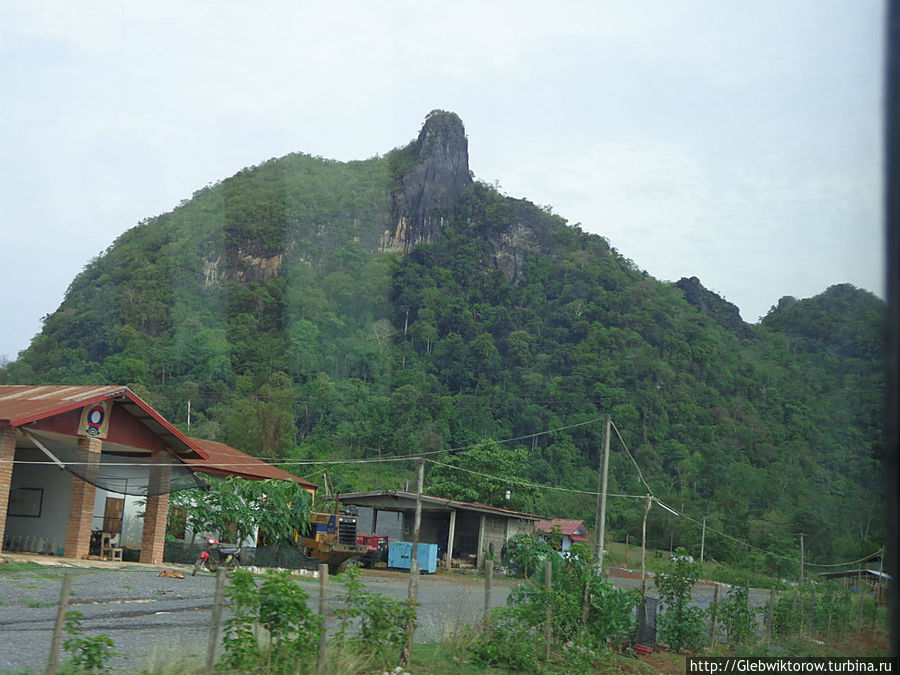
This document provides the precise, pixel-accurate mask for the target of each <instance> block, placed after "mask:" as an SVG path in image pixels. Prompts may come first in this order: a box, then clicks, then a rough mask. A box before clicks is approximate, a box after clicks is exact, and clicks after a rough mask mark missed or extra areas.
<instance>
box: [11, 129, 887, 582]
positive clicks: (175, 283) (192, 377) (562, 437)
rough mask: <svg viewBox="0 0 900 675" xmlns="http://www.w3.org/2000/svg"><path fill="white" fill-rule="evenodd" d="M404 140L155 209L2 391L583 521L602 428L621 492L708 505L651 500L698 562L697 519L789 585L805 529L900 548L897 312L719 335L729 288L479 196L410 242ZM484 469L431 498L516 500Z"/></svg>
mask: <svg viewBox="0 0 900 675" xmlns="http://www.w3.org/2000/svg"><path fill="white" fill-rule="evenodd" d="M411 147H412V146H410V147H408V148H400V149H397V150H393V151H391V152H389V153H387V154H385V155H384V156H377V157H373V158H370V159H367V160H364V161H356V162H347V163H342V162H336V161H332V160H327V159H322V158H319V157H312V156H308V155H304V154H299V153H298V154H291V155H288V156H286V157H282V158H279V159H272V160H269V161H266V162H263V163H261V164H260V165H258V166H253V167H248V168H245V169H243V170H242V171H240V172H238V173H237V174H235V175H234V176H232V177H230V178H227V179H225V180H222V181H221V182H217V183H212V184H210V185H208V186H206V187H204V188H203V189H201V190H199V191H197V192H196V193H195V194H194V195H193V197H192V198H191V199H188V200H185V201H183V202H182V203H181V204H180V205H179V206H177V207H176V208H174V209H173V210H172V211H171V212H168V213H165V214H162V215H159V216H156V217H152V218H148V219H146V220H145V221H142V222H141V223H139V224H138V225H136V226H135V227H133V228H131V229H129V230H128V231H126V232H125V233H124V234H122V235H121V236H120V237H119V238H118V239H117V240H116V241H115V242H114V243H113V244H112V245H111V246H110V247H109V248H108V249H107V250H106V251H104V252H102V253H101V254H100V255H98V256H97V257H96V258H94V259H93V260H91V261H90V262H89V263H88V264H87V265H86V266H85V268H84V270H83V271H82V272H81V273H80V274H79V275H78V276H77V277H76V278H75V279H74V280H73V281H72V283H71V285H70V287H69V289H68V291H67V293H66V296H65V299H64V300H63V302H62V304H61V305H60V307H59V308H58V309H57V310H56V311H55V312H53V313H52V314H50V315H48V316H46V317H44V322H43V329H42V330H41V332H40V333H39V334H38V335H36V336H35V337H34V339H33V340H32V342H31V344H30V346H29V347H28V348H27V349H26V350H25V351H23V352H22V353H21V354H20V355H19V356H18V358H17V360H15V361H13V362H11V363H8V364H6V365H5V366H3V367H2V368H0V382H2V383H7V384H14V383H24V384H50V383H52V384H101V383H103V384H110V383H115V384H127V385H128V386H130V387H131V388H132V389H133V390H134V391H135V392H136V393H137V394H138V395H139V396H141V397H143V398H144V399H145V400H147V401H148V402H149V403H150V404H151V405H153V406H154V407H155V408H156V409H157V410H159V411H160V412H161V413H162V414H163V415H164V416H165V417H167V418H168V419H169V420H171V421H173V422H174V423H176V424H178V425H179V426H180V427H181V428H182V429H184V430H185V431H187V432H188V433H189V434H190V435H192V436H199V437H204V438H209V439H214V440H218V441H223V442H225V443H228V444H231V445H233V446H234V447H236V448H238V449H240V450H242V451H244V452H247V453H250V454H252V455H256V456H260V457H263V458H282V459H294V460H297V461H298V462H299V461H308V460H316V459H328V460H333V459H348V460H350V459H354V460H355V459H362V458H379V457H381V458H390V457H396V456H401V455H413V454H416V453H419V452H428V453H435V454H432V455H429V457H431V458H433V459H435V460H437V461H440V462H442V463H443V464H447V465H452V466H462V467H463V468H466V467H469V468H471V469H472V470H475V471H480V472H481V473H487V474H490V473H491V471H493V470H496V471H502V472H504V473H503V475H504V476H507V477H508V479H509V489H510V491H511V493H512V495H513V500H514V504H513V506H512V507H513V508H517V509H521V510H525V511H530V512H536V513H540V514H544V515H547V516H552V517H567V518H582V519H584V520H585V521H586V522H587V523H588V525H589V526H590V525H592V524H593V512H594V503H595V502H594V497H593V496H592V495H590V494H585V493H590V492H592V491H593V492H596V490H597V466H598V462H599V453H600V449H601V440H602V439H601V436H602V430H603V424H602V423H601V420H602V417H603V415H604V414H606V413H608V414H609V415H610V416H611V418H612V420H613V423H614V437H613V440H612V448H613V451H612V455H611V460H610V479H609V480H610V482H609V491H610V493H613V494H622V495H634V496H640V495H645V494H646V493H647V489H648V488H647V485H649V486H650V487H651V488H652V490H653V493H654V494H655V495H656V496H658V497H659V498H660V499H661V500H663V501H664V502H666V503H667V504H670V505H671V506H673V507H674V508H676V509H678V510H679V511H681V512H683V513H685V514H689V515H690V516H691V517H692V520H689V519H687V518H676V517H674V516H670V515H666V514H662V513H661V512H655V513H654V516H653V517H652V518H651V519H650V520H649V521H648V537H649V539H650V543H651V545H652V546H654V547H661V548H669V547H670V546H673V545H674V546H679V545H680V546H684V547H685V548H687V549H688V550H689V551H691V552H693V553H694V554H696V553H697V552H698V549H699V539H700V536H699V532H700V526H699V521H700V519H701V518H703V517H704V516H705V517H707V525H708V528H709V530H708V532H707V537H706V542H705V546H706V555H707V557H712V558H716V559H719V560H729V561H740V562H743V563H744V564H747V565H752V566H754V567H756V568H757V569H763V568H765V569H767V570H768V571H770V572H771V573H772V574H778V575H787V574H792V573H793V572H791V570H793V569H794V567H793V565H794V564H793V563H792V562H791V560H790V559H791V558H795V557H797V555H798V549H799V540H798V537H797V533H800V532H803V533H805V535H806V556H807V560H808V561H820V562H833V561H835V560H851V559H856V558H858V557H860V556H862V555H864V554H868V553H871V552H872V551H875V550H877V549H878V548H879V547H880V546H881V538H882V520H883V506H882V505H883V498H882V492H883V489H882V485H881V482H880V481H881V471H880V466H881V452H882V437H881V426H882V415H883V403H882V395H883V374H882V367H883V366H882V351H881V343H882V336H881V329H882V320H883V314H884V311H885V308H884V303H883V302H882V301H881V300H880V299H878V298H877V297H875V296H874V295H872V294H870V293H868V292H866V291H863V290H860V289H857V288H854V287H853V286H850V285H848V284H841V285H836V286H833V287H831V288H828V289H825V290H824V291H823V292H822V293H821V294H820V295H818V296H816V297H813V298H810V299H803V300H795V299H792V298H783V299H781V300H780V301H778V300H777V299H773V303H774V306H773V308H772V309H771V310H770V312H769V314H768V315H767V316H766V317H764V318H763V319H762V320H761V321H760V322H759V323H757V324H747V323H744V322H743V321H740V320H739V318H738V319H737V320H735V316H736V311H735V312H731V314H730V316H731V319H730V320H726V317H727V316H728V315H729V312H728V311H727V310H728V308H729V307H732V306H730V305H728V303H727V302H725V301H724V300H722V299H721V298H718V296H716V295H715V294H713V293H710V292H708V291H705V289H704V290H703V300H704V301H703V302H697V301H696V298H695V297H693V296H696V293H693V294H689V293H687V292H686V291H685V290H684V288H683V287H682V286H683V284H682V285H679V284H676V283H670V282H665V281H660V280H657V279H655V278H653V277H652V276H650V275H648V274H647V273H646V272H644V271H642V270H641V269H640V267H639V266H638V265H637V264H636V263H635V262H633V261H631V260H628V259H626V258H624V257H623V256H622V255H620V254H619V253H618V252H617V251H616V249H615V248H613V247H612V246H611V245H610V242H608V241H607V240H606V239H604V238H603V237H601V236H598V235H594V234H589V233H587V232H585V231H583V230H582V229H581V227H580V226H579V225H573V224H570V223H568V222H567V221H566V220H565V219H564V218H562V217H560V216H559V215H556V214H554V213H553V212H552V209H550V208H549V207H538V206H535V205H533V204H531V203H529V202H527V201H525V200H521V199H512V198H510V197H507V196H505V195H503V194H502V193H501V192H500V191H499V190H498V189H497V188H496V187H493V186H491V185H489V184H487V183H484V182H479V181H471V182H470V184H469V185H468V187H466V188H465V190H463V191H462V193H461V194H460V195H459V196H458V198H455V199H454V200H453V201H452V203H450V204H448V205H446V206H445V207H443V208H442V209H441V211H440V213H437V212H436V213H433V214H432V216H434V217H438V216H439V217H440V218H441V221H440V222H441V228H440V233H439V235H437V236H432V237H425V238H423V239H422V240H420V241H416V242H412V244H414V245H409V246H406V247H398V246H395V245H389V244H390V242H389V241H388V240H390V237H387V239H386V235H388V234H392V233H394V230H395V228H396V227H397V225H398V221H397V220H396V219H395V216H396V214H395V213H393V209H394V208H395V203H396V194H397V190H398V185H400V182H401V180H402V178H403V177H404V176H406V175H408V174H409V172H410V171H412V170H414V169H415V165H416V161H417V160H416V156H415V154H414V153H413V152H412V150H411ZM602 219H603V214H602V213H600V214H597V220H598V221H599V222H601V223H602ZM523 238H524V239H525V240H527V244H522V243H521V240H522V239H523ZM386 241H388V243H385V242H386ZM401 249H402V250H401ZM510 261H512V263H510ZM511 270H512V271H511ZM694 290H695V291H696V288H694ZM689 299H692V300H693V301H689ZM710 308H714V309H715V308H717V309H718V310H722V309H723V308H724V309H725V310H726V311H724V313H723V312H722V311H712V310H711V309H710ZM732 308H733V307H732ZM189 402H190V410H191V421H190V428H189V429H188V427H187V423H188V421H187V409H188V403H189ZM509 439H517V440H513V441H510V440H509ZM626 447H627V449H628V451H629V452H630V454H631V457H630V456H629V454H628V452H626V451H625V448H626ZM485 448H487V450H486V449H485ZM491 448H495V449H496V450H497V451H496V452H495V453H493V458H492V456H491V455H492V453H491V452H490V449H491ZM632 457H633V460H634V461H632ZM467 462H471V463H470V464H467ZM635 465H637V466H639V467H640V470H641V473H642V476H643V479H644V480H646V484H644V482H642V480H641V477H640V476H639V475H638V472H637V470H636V468H635ZM287 468H290V467H287ZM292 470H293V471H294V472H295V473H297V474H298V475H303V476H306V477H308V478H310V479H311V480H313V481H314V482H315V481H316V479H317V478H316V477H317V472H318V475H319V476H320V475H321V470H322V467H316V466H314V465H297V466H296V467H295V468H294V469H292ZM328 472H329V477H330V479H331V480H332V481H333V482H334V483H335V487H336V488H337V489H338V490H339V491H348V490H361V489H367V490H368V489H379V488H399V487H401V486H403V485H404V484H405V483H406V481H412V482H413V485H414V472H413V465H412V463H408V464H406V463H396V462H395V463H385V464H376V463H372V464H347V465H343V466H340V465H339V466H332V467H329V468H328ZM432 475H433V480H432V478H431V476H432ZM454 475H456V483H455V486H454V478H453V476H454ZM472 475H474V474H466V473H461V472H457V473H456V474H454V472H453V470H452V469H450V468H447V467H446V466H435V465H429V470H428V475H426V488H427V489H433V488H432V483H434V484H435V485H437V486H440V489H441V491H442V492H443V493H452V492H454V490H456V493H458V494H460V495H468V496H473V495H475V496H479V497H480V498H481V499H484V500H488V501H490V500H494V501H495V502H496V503H498V504H499V505H503V504H504V500H505V494H504V493H505V489H496V488H497V487H498V486H496V485H494V486H493V487H491V488H490V489H487V488H486V489H485V491H484V493H483V494H481V493H479V492H478V490H479V489H480V487H479V485H477V484H476V482H477V481H473V480H472ZM525 482H527V483H537V484H540V485H543V486H552V487H555V488H564V489H565V490H568V491H564V490H550V489H544V488H539V489H535V488H533V487H528V488H525V489H523V488H522V485H523V484H524V483H525ZM499 487H501V488H502V487H503V486H502V485H501V486H499ZM447 496H452V495H451V494H447ZM642 516H643V502H642V501H641V500H640V499H632V498H624V497H623V498H611V499H610V502H609V506H608V517H609V523H608V526H607V527H608V530H609V532H610V536H611V537H612V538H614V539H620V540H623V539H624V537H625V535H626V534H630V535H631V537H632V538H634V537H636V536H638V535H639V533H640V527H641V519H642ZM725 535H728V536H725ZM732 537H733V538H732ZM632 540H634V539H632ZM740 542H748V543H749V544H751V545H752V546H753V547H756V548H750V547H748V546H746V545H744V544H742V543H740Z"/></svg>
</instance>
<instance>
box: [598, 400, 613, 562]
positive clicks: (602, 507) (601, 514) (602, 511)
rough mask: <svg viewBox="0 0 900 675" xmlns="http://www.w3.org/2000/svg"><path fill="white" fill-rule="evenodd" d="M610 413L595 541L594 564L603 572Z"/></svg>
mask: <svg viewBox="0 0 900 675" xmlns="http://www.w3.org/2000/svg"><path fill="white" fill-rule="evenodd" d="M611 423H612V420H611V419H610V416H609V413H607V414H606V415H604V417H603V458H602V460H601V463H600V477H599V483H600V489H599V491H598V492H597V528H596V529H597V538H596V540H595V541H594V564H595V565H596V566H597V570H598V571H600V572H602V571H603V543H604V542H603V540H604V539H605V538H606V480H607V476H608V474H609V427H610V424H611Z"/></svg>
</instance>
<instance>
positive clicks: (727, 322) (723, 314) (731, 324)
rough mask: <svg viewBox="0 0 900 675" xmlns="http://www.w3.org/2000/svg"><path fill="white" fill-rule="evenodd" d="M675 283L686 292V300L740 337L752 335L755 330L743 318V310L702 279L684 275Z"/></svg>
mask: <svg viewBox="0 0 900 675" xmlns="http://www.w3.org/2000/svg"><path fill="white" fill-rule="evenodd" d="M675 285H676V286H677V287H678V288H680V289H681V290H682V291H683V292H684V299H685V300H687V301H688V302H689V303H690V304H691V305H693V306H694V307H696V308H697V309H699V310H700V311H701V312H702V313H703V314H706V315H707V316H708V317H710V318H711V319H713V320H714V321H715V322H716V323H718V324H719V325H720V326H722V327H724V328H727V329H728V330H729V331H731V332H732V333H734V334H735V335H737V336H738V337H742V338H747V337H752V335H753V331H751V330H750V327H749V326H748V325H747V324H746V323H744V321H743V319H741V312H740V310H739V309H738V308H737V306H736V305H733V304H731V303H730V302H728V301H727V300H725V299H724V298H721V297H719V296H718V295H716V294H715V293H713V292H712V291H710V290H708V289H706V288H704V287H703V285H702V284H701V283H700V279H698V278H697V277H691V278H690V279H688V278H687V277H682V278H681V279H679V280H678V282H677V283H676V284H675Z"/></svg>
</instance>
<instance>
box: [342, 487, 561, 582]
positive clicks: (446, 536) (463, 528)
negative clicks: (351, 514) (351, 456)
mask: <svg viewBox="0 0 900 675" xmlns="http://www.w3.org/2000/svg"><path fill="white" fill-rule="evenodd" d="M416 498H417V495H416V493H415V492H404V491H401V490H375V491H372V492H353V493H349V494H341V495H340V496H339V499H340V502H341V503H342V504H345V505H351V506H357V507H361V508H370V509H373V511H374V515H373V520H372V531H373V533H375V534H377V533H378V529H377V528H378V525H377V523H378V512H379V511H394V512H399V513H401V514H402V515H403V536H404V538H409V539H412V535H413V520H414V514H415V510H416ZM542 519H543V518H542V516H536V515H534V514H531V513H522V512H519V511H511V510H509V509H501V508H498V507H495V506H487V505H486V504H475V503H470V502H460V501H456V500H453V499H445V498H443V497H435V496H433V495H422V525H421V531H420V534H419V541H421V542H423V543H430V544H437V545H438V554H439V556H443V559H444V564H445V566H446V568H447V569H448V570H449V569H450V568H451V565H452V564H453V562H456V563H457V564H458V565H462V566H467V565H472V564H474V566H476V567H478V568H479V569H480V568H481V566H482V565H483V564H484V556H485V553H487V552H488V551H490V550H493V551H496V552H497V554H498V555H499V553H500V550H501V549H502V547H503V546H504V545H505V544H506V542H507V541H508V540H509V538H510V537H512V536H514V535H516V534H520V533H531V532H533V531H534V524H535V522H537V521H539V520H542ZM448 551H449V554H448Z"/></svg>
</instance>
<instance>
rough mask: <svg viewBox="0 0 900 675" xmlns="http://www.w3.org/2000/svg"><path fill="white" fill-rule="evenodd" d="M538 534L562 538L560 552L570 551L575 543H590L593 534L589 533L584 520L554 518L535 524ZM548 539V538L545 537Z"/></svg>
mask: <svg viewBox="0 0 900 675" xmlns="http://www.w3.org/2000/svg"><path fill="white" fill-rule="evenodd" d="M534 529H535V531H537V532H538V533H542V532H543V533H544V534H545V535H547V534H553V533H555V534H558V535H561V536H562V541H561V544H560V551H568V550H569V549H570V548H571V547H572V544H573V543H575V542H585V541H590V539H591V533H590V532H588V529H587V527H585V525H584V521H583V520H568V519H565V518H554V519H552V520H539V521H538V522H536V523H535V524H534ZM544 538H546V537H544Z"/></svg>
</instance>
